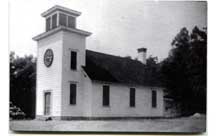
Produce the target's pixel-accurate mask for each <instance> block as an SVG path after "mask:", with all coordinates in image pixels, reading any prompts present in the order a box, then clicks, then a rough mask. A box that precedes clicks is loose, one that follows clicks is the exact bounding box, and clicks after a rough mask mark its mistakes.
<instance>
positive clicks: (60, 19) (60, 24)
mask: <svg viewBox="0 0 216 136" xmlns="http://www.w3.org/2000/svg"><path fill="white" fill-rule="evenodd" d="M61 15H63V16H65V25H63V24H61V23H62V22H61V20H62V19H61ZM59 26H64V27H67V14H64V13H59Z"/></svg>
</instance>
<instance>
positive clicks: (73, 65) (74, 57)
mask: <svg viewBox="0 0 216 136" xmlns="http://www.w3.org/2000/svg"><path fill="white" fill-rule="evenodd" d="M76 68H77V53H76V52H75V51H71V69H72V70H76Z"/></svg>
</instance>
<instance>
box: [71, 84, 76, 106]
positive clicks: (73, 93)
mask: <svg viewBox="0 0 216 136" xmlns="http://www.w3.org/2000/svg"><path fill="white" fill-rule="evenodd" d="M70 104H72V105H74V104H76V84H70Z"/></svg>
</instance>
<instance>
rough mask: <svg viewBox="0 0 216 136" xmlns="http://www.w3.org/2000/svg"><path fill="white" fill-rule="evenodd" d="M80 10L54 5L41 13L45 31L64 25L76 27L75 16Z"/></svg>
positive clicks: (78, 14)
mask: <svg viewBox="0 0 216 136" xmlns="http://www.w3.org/2000/svg"><path fill="white" fill-rule="evenodd" d="M80 15H81V12H78V11H75V10H71V9H68V8H65V7H61V6H58V5H56V6H54V7H52V8H50V9H49V10H47V11H45V12H43V13H42V14H41V16H42V17H44V18H45V19H46V32H47V31H50V30H52V29H55V28H57V27H58V26H64V27H68V28H72V29H73V28H76V18H77V17H78V16H80Z"/></svg>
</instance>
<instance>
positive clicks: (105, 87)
mask: <svg viewBox="0 0 216 136" xmlns="http://www.w3.org/2000/svg"><path fill="white" fill-rule="evenodd" d="M79 15H81V13H80V12H77V11H74V10H71V9H67V8H64V7H61V6H54V7H52V8H51V9H49V10H47V11H46V12H44V13H42V16H43V17H45V19H46V32H44V33H42V34H40V35H38V36H36V37H34V38H33V39H34V40H35V41H37V43H38V52H37V56H38V60H37V82H36V88H37V90H36V116H37V117H38V118H40V117H42V118H43V117H53V118H59V119H70V118H101V117H102V118H109V117H114V118H115V117H162V116H163V111H164V105H163V90H162V88H161V87H159V86H158V85H156V84H154V83H152V84H145V83H147V80H146V79H144V77H145V76H142V73H143V75H144V74H145V73H146V72H142V71H141V70H142V68H144V67H145V64H143V63H145V62H146V61H145V60H144V61H143V62H142V63H141V62H138V61H135V60H126V58H121V57H117V56H112V55H107V54H102V53H97V52H94V51H89V50H86V37H88V36H90V35H91V33H90V32H86V31H83V30H79V29H77V28H76V17H78V16H79ZM143 51H144V52H143ZM145 51H146V50H144V49H143V48H142V49H139V50H138V52H141V53H140V54H141V58H144V59H145V55H146V53H145ZM106 61H107V63H106ZM124 61H125V63H124V64H128V65H134V67H139V69H138V71H137V72H133V69H131V70H130V69H128V70H125V71H122V70H121V68H124V66H123V65H122V64H121V63H122V62H124ZM110 62H111V63H112V64H108V63H110ZM118 65H120V66H118ZM116 67H120V68H119V69H118V68H116ZM126 72H128V73H129V74H127V73H126ZM139 72H141V74H140V73H139ZM132 74H137V75H138V76H134V75H132Z"/></svg>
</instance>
